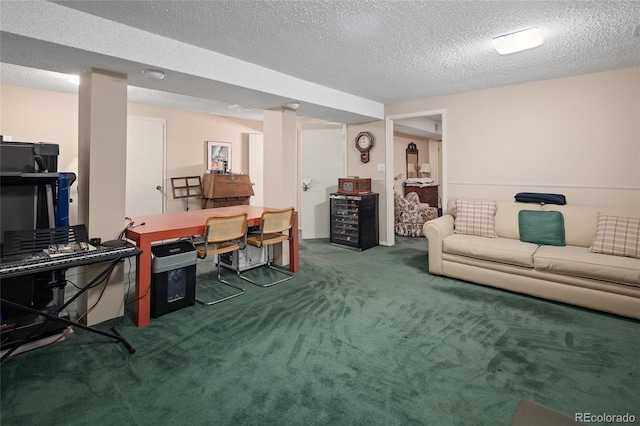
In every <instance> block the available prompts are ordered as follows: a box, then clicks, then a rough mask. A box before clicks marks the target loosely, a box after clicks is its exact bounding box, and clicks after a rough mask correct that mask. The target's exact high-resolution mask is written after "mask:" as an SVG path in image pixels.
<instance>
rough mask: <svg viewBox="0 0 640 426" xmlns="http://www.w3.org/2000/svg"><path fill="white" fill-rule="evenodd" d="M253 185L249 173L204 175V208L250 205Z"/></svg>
mask: <svg viewBox="0 0 640 426" xmlns="http://www.w3.org/2000/svg"><path fill="white" fill-rule="evenodd" d="M252 195H253V187H252V185H251V180H250V179H249V175H241V174H237V175H234V174H210V173H206V174H204V175H203V176H202V208H203V209H211V208H214V207H227V206H240V205H249V197H251V196H252Z"/></svg>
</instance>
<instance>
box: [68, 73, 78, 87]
mask: <svg viewBox="0 0 640 426" xmlns="http://www.w3.org/2000/svg"><path fill="white" fill-rule="evenodd" d="M67 81H69V83H71V84H77V85H80V76H79V75H70V76H69V78H68V79H67Z"/></svg>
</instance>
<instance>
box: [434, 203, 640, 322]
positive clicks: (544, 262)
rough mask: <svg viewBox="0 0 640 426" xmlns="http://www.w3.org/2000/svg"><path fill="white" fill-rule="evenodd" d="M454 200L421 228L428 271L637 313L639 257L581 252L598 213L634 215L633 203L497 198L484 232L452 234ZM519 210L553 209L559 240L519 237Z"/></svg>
mask: <svg viewBox="0 0 640 426" xmlns="http://www.w3.org/2000/svg"><path fill="white" fill-rule="evenodd" d="M455 201H456V200H450V201H449V205H448V212H447V213H448V214H445V215H444V216H442V217H439V218H437V219H434V220H431V221H429V222H427V223H425V225H424V227H423V232H424V235H425V237H426V238H427V240H428V241H429V243H428V246H429V248H428V250H429V256H428V257H429V272H430V273H432V274H436V275H444V276H448V277H453V278H458V279H462V280H467V281H471V282H474V283H478V284H484V285H488V286H493V287H497V288H502V289H505V290H509V291H513V292H517V293H523V294H527V295H531V296H535V297H540V298H544V299H548V300H553V301H558V302H563V303H568V304H573V305H577V306H581V307H585V308H590V309H596V310H599V311H604V312H609V313H613V314H617V315H622V316H626V317H631V318H635V319H640V259H637V258H633V257H623V256H614V255H609V254H601V253H592V252H590V251H589V247H590V246H591V244H592V242H593V239H594V236H595V233H596V222H597V219H596V218H597V213H598V212H601V213H603V214H608V215H614V216H622V217H634V218H637V217H640V211H639V210H640V209H630V208H629V209H627V208H610V207H597V206H574V205H564V206H560V205H550V204H547V205H542V206H541V205H539V204H533V203H518V202H513V201H498V202H497V210H496V212H495V216H494V217H495V234H496V238H487V237H484V236H477V235H462V234H459V233H454V223H455V216H456V214H457V212H456V203H455ZM520 210H542V211H547V210H553V211H559V212H561V213H562V215H563V217H564V227H565V239H566V245H565V246H551V245H537V244H533V243H528V242H522V241H520V233H519V225H518V213H519V212H520Z"/></svg>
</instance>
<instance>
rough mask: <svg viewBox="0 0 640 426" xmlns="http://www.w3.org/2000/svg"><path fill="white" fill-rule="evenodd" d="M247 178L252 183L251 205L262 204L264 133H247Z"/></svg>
mask: <svg viewBox="0 0 640 426" xmlns="http://www.w3.org/2000/svg"><path fill="white" fill-rule="evenodd" d="M249 179H251V184H252V185H253V197H251V198H250V199H249V204H250V205H252V206H263V205H264V135H262V134H258V133H250V134H249Z"/></svg>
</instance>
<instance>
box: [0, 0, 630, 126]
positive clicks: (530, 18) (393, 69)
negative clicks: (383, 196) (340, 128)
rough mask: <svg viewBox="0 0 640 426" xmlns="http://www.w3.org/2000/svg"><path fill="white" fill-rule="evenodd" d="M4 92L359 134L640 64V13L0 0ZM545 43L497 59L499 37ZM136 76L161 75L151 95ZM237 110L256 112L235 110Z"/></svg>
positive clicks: (363, 1) (614, 7)
mask: <svg viewBox="0 0 640 426" xmlns="http://www.w3.org/2000/svg"><path fill="white" fill-rule="evenodd" d="M0 9H1V13H0V43H1V44H0V47H1V50H0V62H1V65H0V72H1V74H0V81H1V82H2V83H3V84H9V85H17V86H25V87H33V88H38V89H44V90H57V91H63V92H69V93H73V92H74V91H77V88H76V87H74V86H73V85H70V84H69V83H67V82H66V80H64V79H62V78H61V77H60V76H59V75H55V74H53V73H51V72H50V71H54V72H58V73H65V74H80V73H82V72H84V71H85V70H87V69H88V68H91V67H94V68H100V69H105V70H109V71H115V72H120V73H124V74H127V75H128V80H129V85H130V88H129V100H130V101H131V102H136V103H143V104H150V105H156V106H162V107H168V108H176V109H185V110H191V111H198V112H210V113H215V114H222V115H229V116H235V117H242V118H249V119H261V117H262V110H263V109H268V108H274V107H279V106H282V105H283V104H284V103H285V102H288V101H299V102H301V106H300V109H299V110H298V115H301V116H307V117H313V118H319V119H324V120H329V121H336V122H343V123H356V122H365V121H371V120H377V119H381V118H383V117H384V104H387V103H393V102H399V101H408V100H414V99H421V98H428V97H433V96H438V95H446V94H453V93H460V92H467V91H473V90H481V89H486V88H491V87H498V86H503V85H511V84H518V83H525V82H530V81H537V80H544V79H550V78H559V77H566V76H572V75H579V74H586V73H592V72H600V71H606V70H612V69H620V68H627V67H632V66H639V65H640V36H637V35H636V36H634V28H635V26H636V25H638V24H640V2H639V1H517V0H511V1H455V0H452V1H426V0H424V1H392V0H384V1H383V0H372V1H367V0H351V1H350V0H335V1H324V0H322V1H321V0H310V1H277V0H276V1H266V0H245V1H238V0H232V1H229V0H216V1H157V0H153V1H152V0H138V1H55V2H46V1H9V0H2V2H1V3H0ZM534 26H536V27H538V28H539V29H540V30H541V32H542V34H543V36H544V38H545V42H544V44H543V45H542V46H541V47H539V48H536V49H532V50H529V51H525V52H519V53H516V54H513V55H508V56H500V55H499V54H498V53H496V52H495V51H494V50H493V48H492V46H491V39H492V38H493V37H495V36H498V35H502V34H506V33H510V32H514V31H517V30H521V29H525V28H529V27H534ZM144 68H158V69H162V70H165V71H166V72H167V74H168V76H167V77H166V79H165V80H163V81H161V82H156V81H151V80H148V79H146V78H144V77H143V76H142V74H141V73H140V71H141V70H142V69H144ZM230 104H236V105H240V106H241V107H245V108H251V109H252V111H244V112H243V111H235V110H232V109H229V108H228V105H230Z"/></svg>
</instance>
